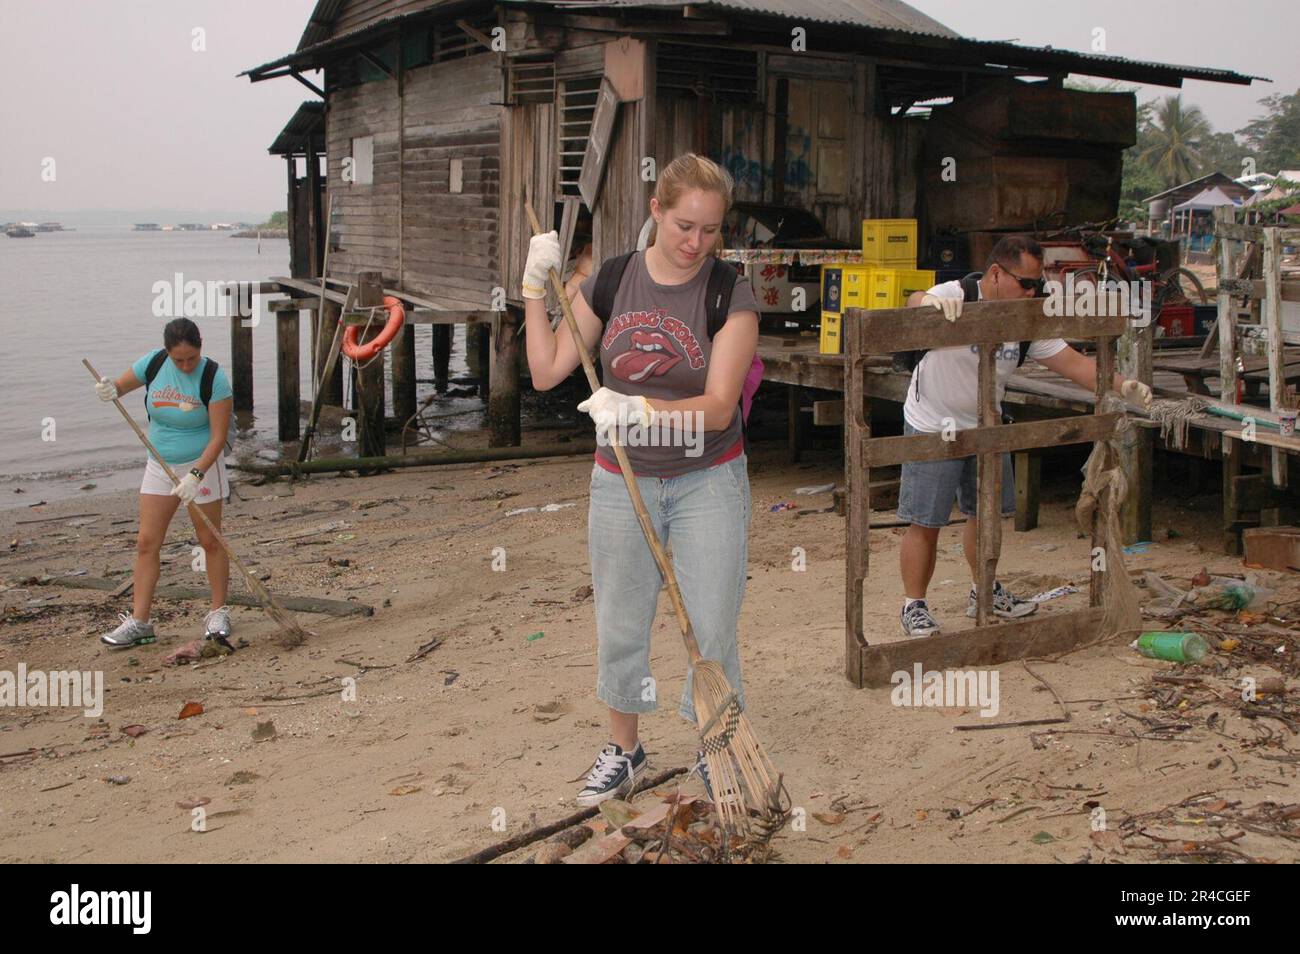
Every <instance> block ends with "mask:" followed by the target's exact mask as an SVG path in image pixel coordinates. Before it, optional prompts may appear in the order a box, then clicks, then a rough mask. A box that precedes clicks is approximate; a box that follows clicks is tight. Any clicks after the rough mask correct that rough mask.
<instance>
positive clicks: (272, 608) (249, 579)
mask: <svg viewBox="0 0 1300 954" xmlns="http://www.w3.org/2000/svg"><path fill="white" fill-rule="evenodd" d="M81 363H82V364H84V365H85V366H86V370H87V371H89V372H90V376H91V377H92V378H94V379H95V380H96V381H99V380H100V376H99V372H98V371H96V370H95V367H94V365H92V364H91V363H90V362H89V361H87V360H86V359H85V358H82V359H81ZM113 403H114V404H115V405H117V409H118V410H119V411H121V412H122V417H124V418H126V422H127V423H128V424H130V425H131V430H133V431H135V436H136V437H138V438H140V443H142V444H144V446H145V447H146V448H147V449H148V451H149V453H150V454H152V455H153V457H154V460H156V461H158V463H159V464H161V465H162V469H163V470H164V471H166V472H167V476H168V478H169V479H170V480H171V482H172V485H173V486H174V485H176V484H179V483H180V480H179V479H177V477H176V472H175V471H174V470H172V469H171V467H169V466H168V464H167V462H166V461H165V460H163V459H162V455H161V454H159V453H158V449H157V448H156V447H154V446H153V442H152V441H150V440H149V438H148V437H146V436H145V433H144V431H142V430H140V425H139V424H137V423H136V422H135V418H133V417H131V415H130V414H128V413H127V411H126V408H124V407H123V406H122V402H121V401H120V400H118V399H117V398H114V399H113ZM190 513H191V514H197V515H198V518H199V519H200V520H202V521H203V522H204V523H205V524H206V525H207V527H208V530H209V531H210V532H211V533H212V535H213V536H214V537H216V540H217V542H218V543H219V544H221V549H223V550H225V551H226V555H227V556H228V557H230V562H231V563H233V564H235V567H236V568H237V569H238V570H239V572H240V573H241V574H243V576H244V582H246V583H247V584H248V588H249V590H250V591H251V592H252V593H253V595H254V596H256V597H257V598H258V600H259V601H260V602H261V604H262V608H263V609H265V610H266V611H267V613H269V614H270V616H271V619H273V620H275V622H276V623H277V624H278V625H279V627H280V645H282V646H284V648H285V649H293V648H294V647H295V646H300V645H301V644H302V642H303V640H305V639H306V638H307V637H308V636H314V635H316V634H315V633H313V632H311V631H310V630H306V629H303V628H302V627H301V626H299V625H298V621H297V620H295V619H294V618H293V617H292V616H291V615H289V611H288V610H287V609H285V608H284V607H283V606H281V605H280V604H279V603H278V602H276V599H275V597H274V596H272V595H271V591H270V590H268V589H267V588H266V587H265V586H263V585H262V581H261V580H259V579H257V577H255V576H253V574H252V573H250V572H249V571H248V567H246V566H244V561H243V560H241V559H239V557H238V556H237V555H236V554H235V551H234V550H232V549H230V544H229V543H227V542H226V538H225V537H223V536H222V535H221V531H220V530H218V529H217V528H216V527H214V526H213V525H212V521H211V520H209V519H208V515H207V514H206V513H204V512H203V508H202V507H199V506H197V505H196V504H190Z"/></svg>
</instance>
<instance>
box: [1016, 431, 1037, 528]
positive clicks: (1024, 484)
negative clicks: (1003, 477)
mask: <svg viewBox="0 0 1300 954" xmlns="http://www.w3.org/2000/svg"><path fill="white" fill-rule="evenodd" d="M1015 469H1016V530H1017V531H1019V532H1021V533H1023V532H1025V531H1028V530H1033V529H1034V528H1036V527H1037V526H1038V494H1039V489H1040V488H1041V487H1042V483H1043V457H1042V455H1041V454H1039V453H1038V452H1036V451H1019V452H1018V453H1017V454H1016V468H1015Z"/></svg>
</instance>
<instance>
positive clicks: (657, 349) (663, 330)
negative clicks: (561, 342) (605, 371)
mask: <svg viewBox="0 0 1300 954" xmlns="http://www.w3.org/2000/svg"><path fill="white" fill-rule="evenodd" d="M624 332H629V334H628V340H627V350H626V351H623V352H622V353H621V354H618V355H616V356H615V357H614V358H613V359H611V360H610V363H609V368H610V371H611V372H612V373H613V374H614V376H615V377H617V378H619V379H620V380H622V381H628V382H631V383H633V384H636V383H639V382H642V381H646V380H649V379H650V378H657V377H659V376H660V375H664V374H667V373H668V372H669V371H671V370H672V369H673V368H674V367H676V366H677V364H678V363H679V362H681V361H685V362H686V363H687V364H688V365H690V367H692V368H695V369H696V370H698V369H700V368H702V367H704V365H705V363H706V362H705V360H704V350H703V349H702V348H701V347H700V343H699V341H698V340H697V339H696V337H695V333H694V332H693V331H691V329H690V327H689V326H688V325H687V324H686V323H685V322H684V321H682V320H681V319H679V318H675V317H673V316H672V315H669V314H667V313H665V311H664V310H663V309H662V308H656V309H654V310H652V311H629V312H624V313H623V314H621V315H619V316H618V317H616V318H615V319H614V320H612V321H611V322H610V323H609V325H608V327H607V328H606V329H605V335H604V338H603V340H602V342H601V344H602V347H604V348H605V350H607V351H608V350H609V349H610V348H612V346H613V344H614V342H615V340H616V339H618V337H619V336H620V335H622V334H623V333H624Z"/></svg>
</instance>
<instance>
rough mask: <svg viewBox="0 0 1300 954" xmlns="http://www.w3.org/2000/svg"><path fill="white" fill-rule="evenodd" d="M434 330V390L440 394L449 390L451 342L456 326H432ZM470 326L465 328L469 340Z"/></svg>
mask: <svg viewBox="0 0 1300 954" xmlns="http://www.w3.org/2000/svg"><path fill="white" fill-rule="evenodd" d="M431 327H432V328H433V388H434V390H435V391H437V392H438V393H439V394H442V393H444V392H445V391H446V390H447V376H448V368H449V367H450V366H451V341H452V336H453V333H454V332H455V330H456V326H455V325H432V326H431ZM470 327H471V326H470V325H466V326H465V337H466V340H468V339H469V329H470Z"/></svg>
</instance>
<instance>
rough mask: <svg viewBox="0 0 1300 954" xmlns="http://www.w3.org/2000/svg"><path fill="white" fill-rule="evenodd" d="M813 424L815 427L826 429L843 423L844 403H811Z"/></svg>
mask: <svg viewBox="0 0 1300 954" xmlns="http://www.w3.org/2000/svg"><path fill="white" fill-rule="evenodd" d="M812 413H813V424H814V426H816V427H826V426H830V425H835V424H843V423H844V402H843V401H813V406H812Z"/></svg>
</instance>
